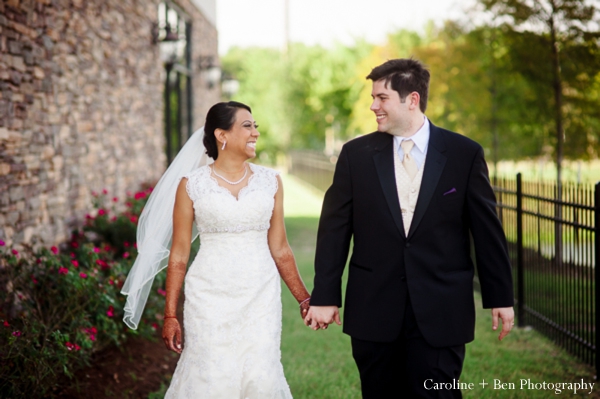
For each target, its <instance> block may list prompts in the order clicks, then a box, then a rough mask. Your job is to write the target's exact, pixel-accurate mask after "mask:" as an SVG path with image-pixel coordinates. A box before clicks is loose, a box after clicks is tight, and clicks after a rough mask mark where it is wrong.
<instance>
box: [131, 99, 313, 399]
mask: <svg viewBox="0 0 600 399" xmlns="http://www.w3.org/2000/svg"><path fill="white" fill-rule="evenodd" d="M257 127H258V126H257V125H256V123H255V121H254V119H253V118H252V114H251V110H250V107H248V106H247V105H244V104H241V103H238V102H234V101H230V102H228V103H218V104H215V105H214V106H213V107H212V108H211V109H210V110H209V111H208V114H207V116H206V123H205V126H204V131H202V129H201V130H199V131H198V132H196V133H194V135H193V136H192V137H191V138H190V140H188V142H187V143H186V145H185V146H184V148H183V149H182V150H181V151H180V153H179V155H178V156H177V158H176V159H175V160H174V162H173V163H172V164H171V166H170V167H169V169H168V170H167V172H165V174H164V175H163V177H162V178H161V180H160V181H159V183H158V184H157V186H156V188H155V190H154V191H153V193H152V196H151V198H150V199H149V201H148V203H147V205H146V207H145V208H144V212H143V213H142V215H141V217H140V226H139V227H138V248H139V255H138V258H137V259H136V263H135V264H134V267H133V268H132V271H131V272H130V274H129V276H128V278H127V281H126V283H125V285H124V287H123V293H124V294H126V295H128V298H127V304H126V306H125V323H127V324H128V325H129V326H130V327H132V328H136V327H137V323H138V322H139V319H140V317H141V312H142V311H143V307H144V304H145V302H146V298H147V296H148V292H149V290H150V286H151V285H152V280H153V278H154V276H155V275H156V273H158V271H160V270H161V269H162V268H164V267H165V266H167V282H166V291H167V294H166V303H165V314H164V326H163V339H164V342H165V345H166V346H167V348H168V349H170V350H172V351H175V352H177V353H180V354H181V357H180V359H179V362H178V364H177V368H176V370H175V374H174V375H173V379H172V381H171V386H170V387H169V390H168V391H167V394H166V396H165V397H166V398H227V399H230V398H240V399H246V398H257V399H263V398H278V399H279V398H291V397H292V396H291V393H290V389H289V387H288V384H287V382H286V380H285V376H284V374H283V367H282V365H281V352H280V340H281V286H280V283H279V281H280V280H279V277H280V276H281V278H282V279H283V280H284V282H285V283H286V285H287V286H288V288H289V289H290V291H291V293H292V295H293V296H294V297H295V298H296V300H297V301H298V303H299V304H300V314H301V316H302V317H304V316H305V315H306V313H307V310H308V307H309V299H310V298H309V293H308V291H307V290H306V288H305V286H304V283H303V282H302V279H301V277H300V275H299V273H298V270H297V267H296V262H295V260H294V256H293V254H292V251H291V248H290V246H289V244H288V242H287V237H286V233H285V226H284V219H283V187H282V184H281V178H280V177H279V175H278V173H277V172H276V171H274V170H271V169H268V168H265V167H262V166H258V165H254V164H252V163H248V162H246V161H247V160H248V159H250V158H253V157H254V156H255V155H256V141H257V139H258V137H259V136H260V133H259V132H258V130H257ZM201 143H203V144H204V147H205V149H206V155H208V157H210V158H212V159H214V162H213V163H211V164H209V160H208V158H207V157H206V156H205V155H204V154H203V153H204V148H201V147H202V146H201ZM165 214H166V215H168V216H165ZM171 215H172V217H170V216H171ZM197 234H199V235H200V250H199V252H198V254H197V256H196V258H195V259H194V261H193V262H192V264H191V266H190V267H189V270H187V273H186V265H187V263H188V259H189V255H190V244H191V242H192V241H193V240H194V239H195V237H196V235H197ZM171 235H172V237H171ZM169 241H171V246H170V251H169V250H167V249H166V248H167V247H168V245H169ZM184 280H185V302H184V310H183V321H184V329H183V331H184V334H185V336H184V338H185V340H184V345H183V347H182V339H181V326H180V324H179V320H178V318H177V314H176V311H177V302H178V298H179V293H180V290H181V286H182V284H183V282H184Z"/></svg>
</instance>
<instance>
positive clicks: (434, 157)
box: [392, 122, 447, 238]
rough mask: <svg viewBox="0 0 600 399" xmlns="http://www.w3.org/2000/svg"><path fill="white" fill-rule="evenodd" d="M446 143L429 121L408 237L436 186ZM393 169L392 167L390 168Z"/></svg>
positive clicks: (442, 163) (413, 230) (421, 216)
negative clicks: (422, 166) (421, 175)
mask: <svg viewBox="0 0 600 399" xmlns="http://www.w3.org/2000/svg"><path fill="white" fill-rule="evenodd" d="M445 152H446V143H445V142H444V139H443V137H442V134H441V131H440V129H439V128H438V127H437V126H434V125H433V124H432V123H431V122H430V133H429V145H428V148H427V158H426V160H425V169H424V170H423V180H422V181H421V188H420V189H419V198H418V199H417V205H416V206H415V214H414V215H413V219H412V222H411V224H410V230H409V231H408V237H409V238H410V237H411V236H412V234H413V233H414V232H415V230H416V229H417V227H418V226H419V223H420V222H421V219H423V216H424V215H425V211H426V210H427V207H428V206H429V203H430V202H431V198H432V197H433V193H434V191H435V188H436V187H437V184H438V181H439V180H440V176H441V175H442V171H443V170H444V166H445V165H446V159H447V157H446V155H444V153H445ZM392 169H393V168H392Z"/></svg>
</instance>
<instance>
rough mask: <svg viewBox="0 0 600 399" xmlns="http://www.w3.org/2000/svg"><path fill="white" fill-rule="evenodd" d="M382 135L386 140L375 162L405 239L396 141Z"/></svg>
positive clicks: (374, 159)
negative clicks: (397, 183) (397, 175)
mask: <svg viewBox="0 0 600 399" xmlns="http://www.w3.org/2000/svg"><path fill="white" fill-rule="evenodd" d="M382 134H383V135H384V137H385V139H384V141H382V143H383V144H381V147H380V148H378V149H377V150H378V151H377V152H376V153H375V155H373V161H374V162H375V169H376V170H377V175H378V176H379V182H380V183H381V188H382V189H383V194H384V196H385V199H386V201H387V203H388V206H389V208H390V212H391V213H392V218H393V219H394V222H395V223H396V227H398V230H399V231H400V234H401V235H402V237H405V234H404V224H403V223H402V214H401V213H400V200H399V199H398V189H397V188H396V175H395V172H394V145H393V142H394V140H393V137H392V136H391V135H389V134H386V133H382Z"/></svg>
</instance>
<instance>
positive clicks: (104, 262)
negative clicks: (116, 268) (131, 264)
mask: <svg viewBox="0 0 600 399" xmlns="http://www.w3.org/2000/svg"><path fill="white" fill-rule="evenodd" d="M96 264H97V265H98V266H100V267H102V270H106V269H109V268H110V266H109V265H108V263H106V261H104V260H102V259H98V260H96Z"/></svg>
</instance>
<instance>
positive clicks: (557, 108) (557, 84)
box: [548, 0, 565, 266]
mask: <svg viewBox="0 0 600 399" xmlns="http://www.w3.org/2000/svg"><path fill="white" fill-rule="evenodd" d="M551 4H552V13H551V15H550V17H549V19H548V24H549V27H550V42H551V46H552V70H553V88H554V118H555V123H556V198H555V199H556V204H555V211H554V217H555V222H554V226H555V228H554V235H555V237H554V242H555V246H554V248H555V251H554V256H555V262H556V265H557V266H560V265H561V264H562V257H563V256H562V160H563V144H564V137H565V135H564V131H563V119H562V81H561V76H560V59H559V49H558V42H557V38H556V26H555V21H554V16H555V15H556V4H555V2H554V0H553V1H551Z"/></svg>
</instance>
